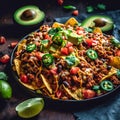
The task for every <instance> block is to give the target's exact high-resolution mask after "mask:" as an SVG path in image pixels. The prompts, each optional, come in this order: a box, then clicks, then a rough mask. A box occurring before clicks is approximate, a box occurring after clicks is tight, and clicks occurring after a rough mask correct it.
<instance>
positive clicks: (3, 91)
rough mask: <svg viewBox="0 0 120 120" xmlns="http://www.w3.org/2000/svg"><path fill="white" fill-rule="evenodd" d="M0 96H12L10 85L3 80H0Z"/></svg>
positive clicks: (8, 97) (6, 97) (5, 97)
mask: <svg viewBox="0 0 120 120" xmlns="http://www.w3.org/2000/svg"><path fill="white" fill-rule="evenodd" d="M0 97H2V98H4V99H10V98H11V97H12V87H11V86H10V84H9V83H8V82H6V81H4V80H0Z"/></svg>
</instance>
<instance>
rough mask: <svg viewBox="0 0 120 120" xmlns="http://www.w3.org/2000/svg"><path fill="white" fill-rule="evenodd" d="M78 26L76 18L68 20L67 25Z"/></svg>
mask: <svg viewBox="0 0 120 120" xmlns="http://www.w3.org/2000/svg"><path fill="white" fill-rule="evenodd" d="M76 24H78V21H77V20H76V19H75V18H74V17H71V18H70V19H69V20H67V22H66V23H65V25H71V26H75V25H76Z"/></svg>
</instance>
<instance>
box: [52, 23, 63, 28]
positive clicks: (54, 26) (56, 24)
mask: <svg viewBox="0 0 120 120" xmlns="http://www.w3.org/2000/svg"><path fill="white" fill-rule="evenodd" d="M61 26H64V24H62V23H58V22H54V23H53V25H52V27H53V28H57V27H61Z"/></svg>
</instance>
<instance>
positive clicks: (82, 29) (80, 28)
mask: <svg viewBox="0 0 120 120" xmlns="http://www.w3.org/2000/svg"><path fill="white" fill-rule="evenodd" d="M76 30H81V31H84V28H83V27H77V28H76Z"/></svg>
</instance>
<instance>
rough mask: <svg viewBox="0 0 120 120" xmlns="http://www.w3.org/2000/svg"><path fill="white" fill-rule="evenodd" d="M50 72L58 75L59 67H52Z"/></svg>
mask: <svg viewBox="0 0 120 120" xmlns="http://www.w3.org/2000/svg"><path fill="white" fill-rule="evenodd" d="M50 72H51V73H52V74H53V75H57V67H55V68H52V69H51V70H50Z"/></svg>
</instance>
